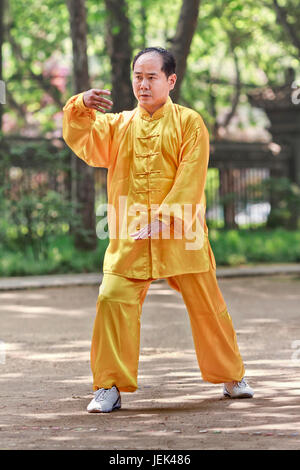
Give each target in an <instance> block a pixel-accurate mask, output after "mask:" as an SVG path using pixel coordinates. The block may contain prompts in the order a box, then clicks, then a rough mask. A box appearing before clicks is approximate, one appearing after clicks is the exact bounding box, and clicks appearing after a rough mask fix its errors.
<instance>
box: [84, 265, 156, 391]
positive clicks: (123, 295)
mask: <svg viewBox="0 0 300 470" xmlns="http://www.w3.org/2000/svg"><path fill="white" fill-rule="evenodd" d="M150 284H151V280H150V281H149V280H139V279H129V278H125V277H121V276H117V275H114V274H104V276H103V280H102V283H101V286H100V289H99V296H98V299H97V313H96V318H95V323H94V330H93V337H92V345H91V369H92V372H93V389H94V390H97V389H98V388H111V387H112V386H113V385H116V386H117V387H118V389H119V390H120V391H123V392H133V391H135V390H136V389H137V373H138V362H139V350H140V315H141V311H142V305H143V302H144V300H145V297H146V294H147V291H148V288H149V286H150Z"/></svg>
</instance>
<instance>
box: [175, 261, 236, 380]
mask: <svg viewBox="0 0 300 470" xmlns="http://www.w3.org/2000/svg"><path fill="white" fill-rule="evenodd" d="M166 280H167V281H168V283H169V284H170V285H171V287H173V288H174V289H176V290H178V291H179V292H181V294H182V297H183V300H184V302H185V305H186V307H187V310H188V313H189V317H190V323H191V328H192V334H193V339H194V344H195V350H196V354H197V360H198V364H199V368H200V370H201V374H202V377H203V380H206V381H208V382H212V383H223V382H231V381H233V380H237V381H239V380H241V379H242V377H243V376H244V373H245V370H244V364H243V361H242V358H241V355H240V352H239V348H238V344H237V339H236V333H235V330H234V327H233V324H232V320H231V317H230V315H229V313H228V310H227V306H226V303H225V301H224V298H223V295H222V293H221V291H220V288H219V286H218V282H217V278H216V270H215V267H214V265H213V263H212V260H210V270H209V271H208V272H204V273H197V274H183V275H180V276H174V277H171V278H166Z"/></svg>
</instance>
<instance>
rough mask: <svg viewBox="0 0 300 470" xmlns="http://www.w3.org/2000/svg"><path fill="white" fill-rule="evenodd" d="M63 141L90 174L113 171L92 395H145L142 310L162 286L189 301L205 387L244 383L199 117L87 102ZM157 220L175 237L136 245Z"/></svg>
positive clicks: (168, 109) (177, 109) (170, 106)
mask: <svg viewBox="0 0 300 470" xmlns="http://www.w3.org/2000/svg"><path fill="white" fill-rule="evenodd" d="M63 137H64V139H65V141H66V143H67V144H68V145H69V147H70V148H71V149H72V150H73V151H74V152H75V153H76V155H78V157H80V158H81V159H83V160H84V161H85V162H86V163H87V164H88V165H91V166H94V167H105V168H107V169H108V175H107V193H108V194H107V195H108V226H109V234H110V243H109V246H108V248H107V250H106V253H105V257H104V264H103V273H104V276H103V281H102V283H101V286H100V290H99V296H98V301H97V315H96V319H95V324H94V332H93V339H92V347H91V367H92V372H93V377H94V383H93V388H94V390H97V389H98V388H110V387H112V386H113V385H116V386H117V387H118V389H119V390H120V391H127V392H132V391H134V390H136V389H137V373H138V359H139V341H140V315H141V310H142V304H143V301H144V299H145V296H146V293H147V290H148V288H149V286H150V284H151V282H152V281H153V280H154V279H159V278H166V280H167V281H168V283H169V284H170V285H171V286H172V287H173V288H174V289H176V290H178V291H179V292H181V294H182V297H183V300H184V302H185V305H186V307H187V310H188V313H189V316H190V322H191V328H192V333H193V338H194V343H195V349H196V354H197V359H198V363H199V367H200V370H201V373H202V377H203V379H204V380H207V381H209V382H212V383H223V382H230V381H235V380H236V381H239V380H241V378H242V377H243V376H244V372H245V371H244V365H243V361H242V358H241V356H240V353H239V349H238V345H237V341H236V334H235V331H234V328H233V325H232V321H231V317H230V315H229V313H228V311H227V307H226V304H225V301H224V298H223V296H222V293H221V292H220V289H219V287H218V284H217V280H216V263H215V258H214V254H213V252H212V249H211V246H210V243H209V239H208V229H207V225H206V222H205V208H206V200H205V192H204V187H205V182H206V174H207V167H208V160H209V135H208V131H207V129H206V126H205V124H204V122H203V119H202V118H201V116H200V115H199V114H198V113H196V112H195V111H193V110H191V109H189V108H186V107H183V106H180V105H177V104H174V103H173V102H172V100H171V98H170V97H168V99H167V101H166V103H165V104H164V105H163V106H162V107H161V108H159V109H158V110H157V111H156V112H155V113H154V114H153V115H152V116H150V114H149V113H148V112H147V111H146V110H145V109H144V108H142V107H141V106H140V105H138V106H137V107H136V108H135V109H134V110H132V111H123V112H121V113H106V114H102V113H97V114H96V111H95V110H94V109H91V108H87V107H86V106H85V105H84V103H83V93H80V94H78V95H76V96H73V97H72V98H70V99H69V100H68V102H67V103H66V105H65V107H64V121H63ZM154 219H160V220H161V221H163V222H165V223H166V226H168V227H170V230H169V233H167V235H166V236H164V235H163V234H160V236H158V237H155V236H153V237H150V238H146V239H142V240H135V239H134V238H133V237H131V236H130V234H131V233H133V232H135V231H136V230H139V228H141V227H143V226H145V225H147V223H148V222H150V221H152V220H154Z"/></svg>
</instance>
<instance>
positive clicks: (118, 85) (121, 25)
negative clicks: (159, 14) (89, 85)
mask: <svg viewBox="0 0 300 470" xmlns="http://www.w3.org/2000/svg"><path fill="white" fill-rule="evenodd" d="M105 5H106V10H107V13H108V22H107V35H106V45H107V51H108V54H109V56H110V61H111V81H112V101H113V103H114V106H113V108H112V112H115V113H117V112H120V111H123V110H128V109H132V108H133V107H134V103H135V99H134V95H133V91H132V85H131V78H130V64H131V56H132V49H131V44H130V23H129V20H128V17H127V4H126V1H125V0H105Z"/></svg>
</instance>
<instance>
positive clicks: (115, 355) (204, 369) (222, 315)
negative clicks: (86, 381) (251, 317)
mask: <svg viewBox="0 0 300 470" xmlns="http://www.w3.org/2000/svg"><path fill="white" fill-rule="evenodd" d="M153 280H154V279H146V280H144V279H142V280H140V279H130V278H126V277H122V276H119V275H115V274H104V276H103V280H102V283H101V286H100V289H99V296H98V300H97V315H96V319H95V323H94V330H93V337H92V345H91V369H92V372H93V390H97V389H98V388H110V387H112V386H113V385H116V386H117V387H118V389H119V390H120V391H121V392H134V391H135V390H136V389H137V375H138V362H139V350H140V317H141V311H142V305H143V302H144V300H145V297H146V294H147V291H148V288H149V286H150V284H151V282H152V281H153ZM166 280H167V282H168V283H169V285H170V286H171V287H172V288H174V289H176V290H177V291H179V292H180V293H181V295H182V297H183V300H184V303H185V305H186V308H187V310H188V313H189V317H190V323H191V329H192V334H193V339H194V344H195V350H196V355H197V360H198V364H199V368H200V371H201V374H202V378H203V380H205V381H207V382H211V383H223V382H231V381H233V380H237V381H239V380H241V379H242V377H243V376H244V373H245V369H244V364H243V361H242V358H241V355H240V352H239V348H238V345H237V340H236V334H235V331H234V327H233V324H232V320H231V317H230V315H229V313H228V311H227V307H226V304H225V301H224V298H223V296H222V293H221V291H220V289H219V286H218V283H217V279H216V270H215V268H214V266H213V265H212V263H211V265H210V270H209V271H208V272H205V273H197V274H182V275H179V276H173V277H167V278H166Z"/></svg>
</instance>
